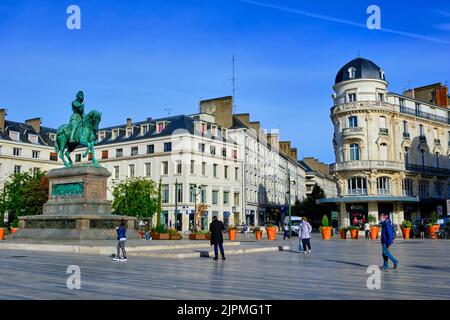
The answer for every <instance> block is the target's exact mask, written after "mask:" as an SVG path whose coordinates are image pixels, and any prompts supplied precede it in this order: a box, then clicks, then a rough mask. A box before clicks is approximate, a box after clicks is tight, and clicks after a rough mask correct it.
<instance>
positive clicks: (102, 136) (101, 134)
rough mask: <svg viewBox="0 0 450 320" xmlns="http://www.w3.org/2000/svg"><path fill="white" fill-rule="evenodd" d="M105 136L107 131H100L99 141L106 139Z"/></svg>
mask: <svg viewBox="0 0 450 320" xmlns="http://www.w3.org/2000/svg"><path fill="white" fill-rule="evenodd" d="M105 137H106V132H105V131H100V132H99V133H98V140H99V141H102V140H103V139H105Z"/></svg>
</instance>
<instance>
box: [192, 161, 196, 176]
mask: <svg viewBox="0 0 450 320" xmlns="http://www.w3.org/2000/svg"><path fill="white" fill-rule="evenodd" d="M191 174H195V160H191Z"/></svg>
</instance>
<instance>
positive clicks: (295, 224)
mask: <svg viewBox="0 0 450 320" xmlns="http://www.w3.org/2000/svg"><path fill="white" fill-rule="evenodd" d="M301 221H302V218H301V217H297V216H291V231H292V235H294V236H298V231H299V229H300V223H301ZM284 223H286V224H287V225H288V226H289V216H288V217H285V218H284Z"/></svg>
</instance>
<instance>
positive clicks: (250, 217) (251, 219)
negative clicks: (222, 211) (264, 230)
mask: <svg viewBox="0 0 450 320" xmlns="http://www.w3.org/2000/svg"><path fill="white" fill-rule="evenodd" d="M245 223H246V224H247V225H248V226H252V225H254V224H255V211H254V210H246V215H245Z"/></svg>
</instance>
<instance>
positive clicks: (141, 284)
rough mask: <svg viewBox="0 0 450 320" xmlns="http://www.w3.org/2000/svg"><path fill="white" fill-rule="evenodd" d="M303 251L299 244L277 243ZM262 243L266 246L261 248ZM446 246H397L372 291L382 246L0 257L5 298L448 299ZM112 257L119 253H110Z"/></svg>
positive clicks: (361, 243)
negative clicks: (205, 254) (170, 255)
mask: <svg viewBox="0 0 450 320" xmlns="http://www.w3.org/2000/svg"><path fill="white" fill-rule="evenodd" d="M281 243H283V244H289V243H290V244H291V248H292V249H294V248H296V247H297V241H296V239H295V240H293V241H292V242H290V241H284V242H283V241H278V242H277V244H281ZM258 245H261V246H263V245H267V242H266V243H263V242H261V243H258ZM449 245H450V242H449V241H447V240H410V241H404V240H396V241H395V244H394V247H393V249H392V253H393V254H394V256H396V257H397V258H398V259H399V260H400V269H399V271H398V272H388V273H382V274H381V289H380V290H369V289H367V286H366V281H367V278H368V276H369V274H367V273H366V269H367V267H368V266H369V265H381V264H382V259H381V246H380V243H379V241H367V240H364V239H359V240H331V241H323V240H321V239H319V238H318V235H314V237H313V239H312V253H311V254H309V255H306V256H305V255H303V254H298V253H296V252H294V251H281V252H273V253H260V254H258V253H255V254H246V255H233V256H229V257H228V259H227V260H226V261H221V260H219V261H213V260H212V259H208V258H191V259H161V258H152V257H130V258H129V260H128V261H127V262H113V261H112V260H111V259H110V258H109V257H107V256H99V255H69V254H55V253H42V252H29V251H12V250H1V251H0V270H1V273H0V279H1V281H0V299H450V257H449V252H450V251H449ZM112 251H113V250H112ZM70 265H78V266H79V267H80V269H81V289H80V290H69V289H67V287H66V280H67V278H68V277H69V274H67V273H66V270H67V267H68V266H70Z"/></svg>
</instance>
